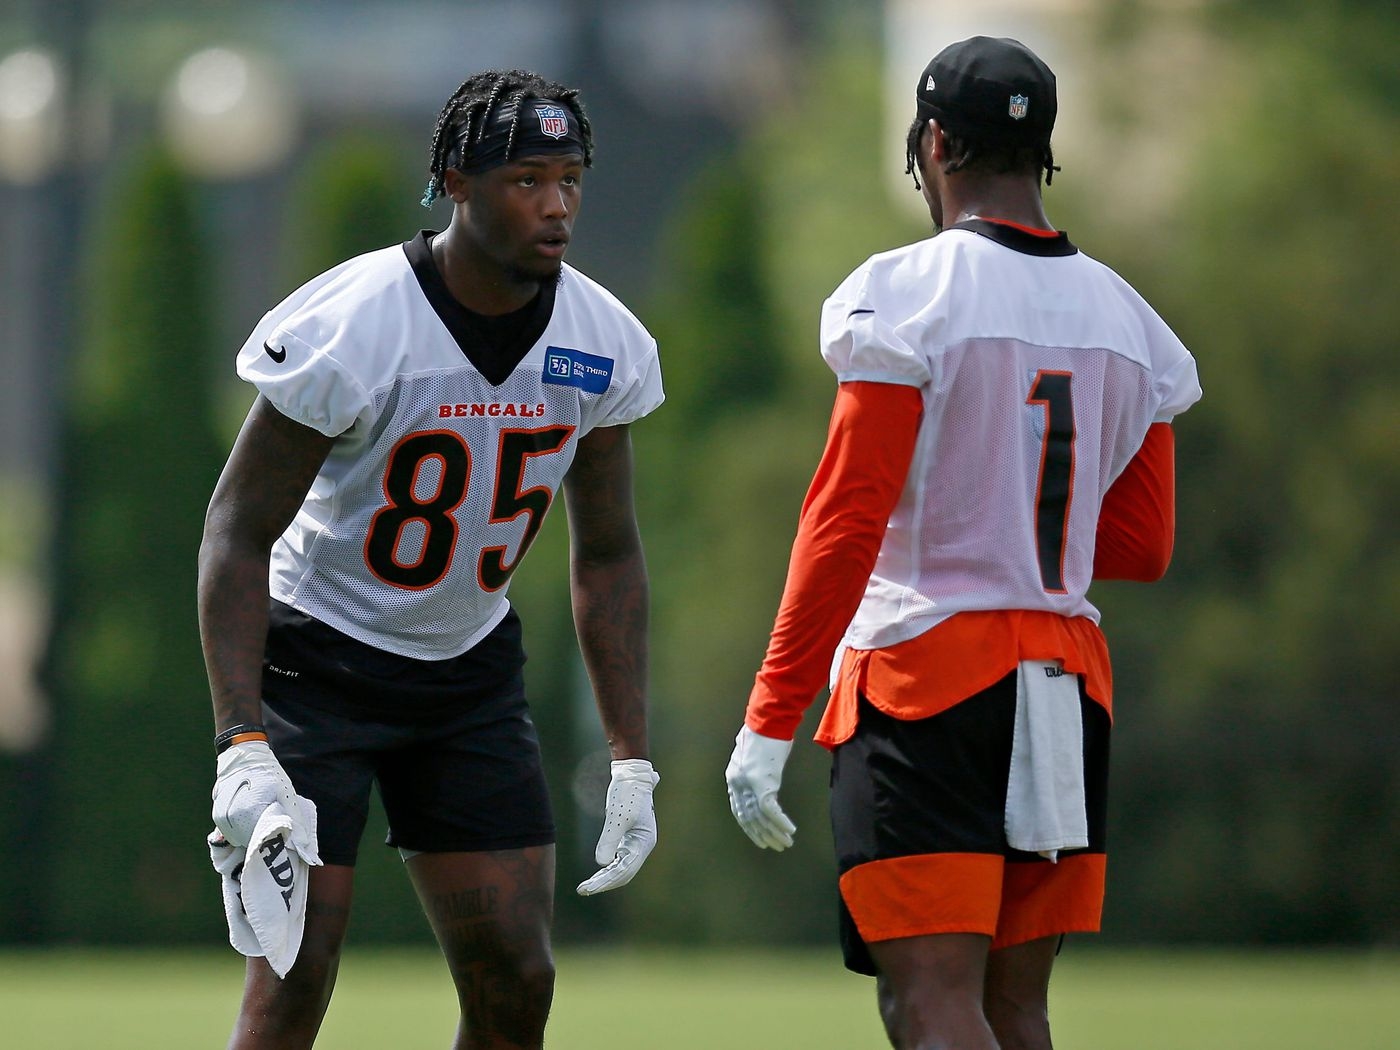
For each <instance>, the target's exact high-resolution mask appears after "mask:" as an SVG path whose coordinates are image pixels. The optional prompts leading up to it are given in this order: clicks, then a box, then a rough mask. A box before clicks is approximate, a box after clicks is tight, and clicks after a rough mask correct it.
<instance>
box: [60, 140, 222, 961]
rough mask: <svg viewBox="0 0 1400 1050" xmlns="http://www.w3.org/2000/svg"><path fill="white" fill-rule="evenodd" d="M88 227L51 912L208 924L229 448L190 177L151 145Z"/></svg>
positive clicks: (151, 924)
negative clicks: (203, 604)
mask: <svg viewBox="0 0 1400 1050" xmlns="http://www.w3.org/2000/svg"><path fill="white" fill-rule="evenodd" d="M91 243H92V245H93V246H94V247H93V250H92V253H91V255H90V256H89V257H88V259H87V274H86V287H87V297H86V304H87V309H86V310H85V316H84V318H83V321H84V328H85V331H86V333H87V334H86V337H85V339H84V341H83V345H82V346H81V348H80V350H79V352H78V355H77V359H76V361H75V365H74V370H73V373H72V377H71V382H70V385H69V388H68V396H67V399H66V402H65V404H64V410H65V411H64V427H63V432H62V438H61V466H60V470H61V474H60V478H59V485H58V494H59V503H58V507H57V509H56V519H55V522H54V528H55V530H56V531H55V537H56V539H55V542H54V543H53V544H52V554H53V559H54V566H53V580H54V626H53V632H52V637H51V642H50V651H49V656H48V661H47V665H48V671H47V676H46V677H47V683H46V684H47V686H48V689H49V693H50V697H51V700H52V703H53V708H54V732H53V737H52V744H51V753H52V756H53V759H52V769H51V772H52V779H51V781H50V790H51V791H52V793H53V799H52V813H53V821H52V824H51V827H52V829H54V830H53V832H52V834H53V835H54V838H53V840H52V843H51V849H52V851H53V859H54V864H53V871H52V875H51V878H49V879H48V881H47V886H48V890H49V893H50V900H49V907H48V909H47V914H48V921H49V924H50V927H51V929H50V932H51V934H52V935H53V936H54V937H56V938H59V939H62V940H81V941H89V942H91V941H115V942H136V941H145V940H157V941H162V940H182V939H185V938H188V937H190V936H191V935H194V934H196V933H200V932H202V933H204V934H208V935H210V936H212V935H213V932H214V931H215V930H217V929H218V927H219V926H220V925H221V917H220V915H219V909H218V908H217V906H216V901H217V883H216V882H215V880H214V877H213V873H212V872H211V870H210V869H209V860H208V856H207V853H206V852H205V849H204V846H203V842H202V839H203V837H204V835H205V834H206V833H207V831H208V829H209V815H208V806H207V802H206V800H207V799H208V794H209V784H210V775H211V770H212V763H211V759H210V755H209V753H207V752H201V751H200V750H198V749H197V748H194V747H191V746H189V742H190V741H192V740H202V739H207V737H208V733H209V720H208V710H207V707H205V706H204V705H201V703H200V697H202V696H205V695H207V686H206V683H205V680H204V671H203V664H202V662H201V659H200V651H199V639H198V632H197V629H196V625H195V620H194V616H193V607H194V597H193V596H194V583H195V555H196V551H197V549H198V546H199V540H200V533H201V526H202V523H203V520H204V508H205V505H206V503H207V501H208V497H209V493H210V492H211V491H212V489H213V485H214V481H215V478H216V477H217V475H218V470H219V464H220V455H219V450H218V448H217V445H216V442H215V438H214V435H213V432H212V424H211V418H212V413H211V403H210V402H211V397H210V393H209V392H210V389H211V384H210V378H211V377H210V361H211V355H210V353H209V349H210V327H211V322H210V316H211V301H210V289H209V285H208V280H209V277H208V275H209V272H210V256H209V251H208V248H207V245H206V242H205V239H204V236H203V233H202V231H201V229H200V224H199V219H198V211H197V207H196V203H195V192H194V189H193V187H192V186H191V185H190V183H189V182H188V180H187V179H186V178H185V177H184V176H182V175H181V174H180V173H179V172H178V171H177V170H176V168H175V167H174V165H173V163H172V162H171V161H170V160H169V158H167V157H166V156H165V155H164V154H162V153H158V152H150V151H148V152H144V153H142V154H141V155H140V156H139V157H138V158H137V159H136V160H135V161H134V162H133V163H132V165H131V168H130V170H129V171H128V172H127V173H126V175H125V176H124V177H123V178H122V179H121V180H120V181H119V183H118V185H117V187H116V189H115V190H114V192H113V194H112V196H111V198H110V204H109V206H108V207H107V208H106V210H105V214H104V219H103V228H102V229H101V230H100V231H99V234H98V236H96V237H95V238H94V239H93V240H92V242H91ZM60 829H61V830H60Z"/></svg>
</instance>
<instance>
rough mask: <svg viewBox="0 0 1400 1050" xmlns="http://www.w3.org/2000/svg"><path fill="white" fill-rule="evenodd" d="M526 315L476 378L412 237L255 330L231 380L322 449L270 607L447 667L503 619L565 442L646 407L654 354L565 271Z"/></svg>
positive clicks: (462, 336) (281, 555) (278, 559)
mask: <svg viewBox="0 0 1400 1050" xmlns="http://www.w3.org/2000/svg"><path fill="white" fill-rule="evenodd" d="M532 309H533V311H534V312H533V315H532V316H531V318H530V324H532V325H534V327H533V328H531V327H530V324H527V325H526V326H525V331H524V338H525V340H526V344H527V345H528V343H529V339H530V337H532V336H535V338H534V339H533V344H532V345H529V349H528V350H524V351H523V352H524V355H525V356H524V357H523V358H522V359H521V360H520V361H519V363H518V364H515V366H514V368H512V369H510V370H509V373H508V374H505V375H500V374H493V369H492V368H491V367H489V365H484V364H483V365H482V368H479V367H478V364H482V362H483V360H484V359H483V358H482V357H481V356H480V355H479V354H478V353H477V351H476V349H475V347H474V344H473V341H474V339H476V338H477V336H476V335H475V334H474V333H479V332H480V329H479V328H476V329H474V328H473V324H474V323H479V322H480V319H479V318H477V319H476V320H475V321H474V320H473V318H474V315H471V314H469V312H468V311H466V310H464V309H463V308H462V307H461V306H460V304H458V303H457V302H456V300H455V299H453V298H452V297H451V295H450V293H448V292H447V289H446V287H445V286H444V285H443V284H442V281H441V278H440V276H439V275H438V273H437V270H436V268H435V267H434V266H433V264H432V259H431V255H430V251H429V246H428V239H427V235H421V236H420V237H418V238H416V239H415V240H412V241H409V242H408V243H407V244H405V245H395V246H393V247H390V248H384V249H381V250H379V251H375V252H370V253H369V254H367V255H362V256H359V257H358V258H355V259H351V260H349V261H348V262H345V263H342V264H341V265H340V266H337V267H335V268H334V269H332V270H330V271H328V272H326V273H324V274H322V275H321V276H319V277H317V278H315V279H314V280H312V281H310V282H309V283H307V284H306V285H304V286H303V287H301V288H300V289H298V290H297V291H296V292H294V293H293V294H292V295H290V296H289V297H288V298H287V299H286V300H284V301H283V302H282V303H281V304H280V305H278V306H277V307H276V308H274V309H273V310H271V311H270V312H269V313H268V314H267V315H266V316H264V317H263V319H262V321H261V322H260V323H259V324H258V326H257V327H256V328H255V329H254V331H253V334H252V335H251V336H250V337H249V338H248V341H247V342H246V343H245V344H244V346H243V348H242V349H241V350H240V351H239V354H238V374H239V375H240V376H241V377H242V378H244V379H246V380H248V381H249V382H251V383H252V384H254V385H255V386H256V387H257V389H258V390H259V392H260V393H262V395H263V396H264V397H266V398H267V399H268V400H269V401H271V402H272V404H273V405H275V406H276V407H277V408H278V410H279V411H281V412H282V413H283V414H284V415H286V416H288V417H289V418H291V419H294V420H296V421H298V422H300V423H303V424H305V425H306V426H309V427H312V428H314V429H316V430H318V431H320V432H321V433H322V434H325V435H327V436H332V437H335V438H336V441H335V443H334V445H333V446H332V447H331V452H330V455H329V456H328V457H327V459H326V462H325V465H324V466H323V467H322V468H321V471H320V473H319V474H318V475H317V477H316V480H315V482H314V483H313V484H312V486H311V489H310V492H309V493H308V494H307V497H306V501H305V502H304V503H303V505H302V507H301V509H300V510H299V511H298V513H297V515H296V518H295V520H294V521H293V522H292V524H291V525H290V526H289V527H288V529H287V530H286V532H285V533H283V535H282V537H281V538H280V539H279V540H278V541H277V543H276V545H275V546H274V547H273V550H272V562H271V573H270V588H271V594H272V597H273V598H276V599H277V600H278V601H281V602H285V603H286V604H287V605H290V606H293V607H294V608H297V609H300V610H301V611H302V612H304V613H306V614H308V615H310V616H312V617H315V618H316V619H318V620H320V621H322V622H324V623H326V624H329V625H330V626H331V627H334V628H335V629H336V630H338V631H341V632H342V633H344V634H347V635H349V636H351V637H352V638H356V639H358V640H360V641H362V642H365V643H367V644H369V645H373V646H376V647H377V648H380V649H385V650H388V651H390V652H394V653H399V654H401V655H403V656H409V657H414V658H418V659H433V660H438V659H447V658H449V657H453V656H457V655H459V654H461V653H463V652H465V651H466V650H468V649H470V648H471V647H472V646H473V645H475V644H476V643H477V642H478V641H479V640H480V639H481V638H482V637H484V636H485V635H486V634H487V633H488V632H490V630H491V629H492V628H493V627H495V626H496V624H498V623H499V622H500V620H501V618H502V617H504V616H505V614H506V611H507V609H508V608H509V606H508V603H507V601H506V590H507V587H508V586H509V582H510V575H511V573H512V571H513V570H514V569H515V567H516V565H517V564H518V563H519V561H520V559H521V557H522V556H523V555H524V553H525V550H526V548H527V547H528V546H529V545H530V542H531V541H532V540H533V539H534V537H535V535H536V533H537V532H538V530H539V527H540V524H541V522H542V521H543V519H544V515H545V512H546V511H547V510H548V509H549V507H550V505H551V504H552V502H553V500H554V496H555V493H556V492H558V490H559V487H560V483H561V482H562V481H563V478H564V474H565V473H566V472H567V471H568V469H569V466H570V464H571V463H572V462H573V459H574V452H575V450H576V448H577V447H578V442H579V439H580V438H582V437H583V436H584V435H585V434H587V433H588V432H589V431H590V430H592V429H593V428H594V427H600V426H611V425H618V424H623V423H630V422H632V421H633V420H636V419H638V418H640V417H642V416H644V415H646V414H647V413H648V412H650V411H652V409H654V408H656V406H657V405H659V404H660V403H661V400H662V397H663V394H662V388H661V370H660V365H659V362H658V360H657V354H656V343H655V341H654V340H653V339H652V338H651V336H650V335H649V334H648V333H647V331H646V329H645V328H643V327H642V325H641V323H640V322H639V321H638V320H637V319H636V318H635V317H633V316H632V314H631V313H629V312H628V311H627V309H626V308H625V307H624V306H623V305H622V304H621V303H620V302H618V300H617V299H616V298H614V297H613V296H612V294H611V293H609V292H608V291H607V290H606V289H604V288H603V287H602V286H601V285H599V284H597V283H595V282H594V281H592V280H590V279H589V278H588V277H585V276H584V275H583V274H582V273H580V272H579V271H577V270H575V269H574V268H572V267H570V266H567V265H566V266H565V267H564V268H563V272H562V276H561V278H560V281H559V283H558V285H557V286H550V287H547V288H545V289H544V290H543V292H542V294H541V296H540V297H539V299H538V300H537V304H536V306H535V307H534V308H532ZM522 350H523V346H522ZM468 354H473V355H474V357H473V359H469V357H468ZM473 360H476V361H477V362H478V363H477V364H474V363H473ZM507 367H508V365H507ZM483 370H484V371H485V372H486V373H487V374H491V375H492V378H494V379H496V380H498V381H497V382H492V381H491V379H488V378H487V375H483Z"/></svg>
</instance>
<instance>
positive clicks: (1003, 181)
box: [943, 175, 1054, 230]
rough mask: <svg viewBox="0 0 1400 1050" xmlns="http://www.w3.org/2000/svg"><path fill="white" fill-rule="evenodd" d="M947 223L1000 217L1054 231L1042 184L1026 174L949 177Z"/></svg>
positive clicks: (945, 208)
mask: <svg viewBox="0 0 1400 1050" xmlns="http://www.w3.org/2000/svg"><path fill="white" fill-rule="evenodd" d="M943 214H944V216H946V217H947V219H948V221H947V222H946V225H949V226H952V225H954V224H956V223H959V222H966V221H967V220H969V219H1000V220H1001V221H1003V222H1012V223H1016V224H1017V225H1019V226H1027V227H1030V228H1031V229H1035V230H1053V229H1054V226H1052V225H1051V223H1050V219H1049V218H1048V217H1047V216H1046V214H1045V207H1044V205H1043V203H1042V202H1041V199H1040V184H1039V183H1038V182H1037V181H1036V180H1034V179H1029V178H1027V177H1025V176H1023V175H1017V176H990V177H988V176H985V175H979V177H978V178H977V179H976V180H975V181H974V180H957V179H949V180H948V183H947V186H946V189H945V196H944V199H943Z"/></svg>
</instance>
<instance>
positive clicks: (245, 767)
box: [213, 740, 301, 849]
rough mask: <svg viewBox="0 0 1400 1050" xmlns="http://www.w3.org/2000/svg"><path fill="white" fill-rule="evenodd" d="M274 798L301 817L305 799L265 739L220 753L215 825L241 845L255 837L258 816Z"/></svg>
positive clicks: (289, 812)
mask: <svg viewBox="0 0 1400 1050" xmlns="http://www.w3.org/2000/svg"><path fill="white" fill-rule="evenodd" d="M274 802H280V803H281V804H282V808H283V809H284V810H285V811H286V812H287V813H288V814H289V815H290V816H291V817H292V819H293V821H298V818H299V816H300V813H301V807H300V802H301V799H300V797H299V796H298V795H297V793H296V789H295V788H293V787H292V782H291V781H290V780H288V779H287V774H286V771H285V770H283V769H282V765H281V763H280V762H278V761H277V756H276V755H274V754H273V753H272V748H270V747H268V746H267V744H266V742H264V741H262V740H250V741H247V742H246V743H242V744H234V745H233V746H232V747H230V748H229V749H228V750H227V751H225V752H224V753H223V754H221V755H220V756H219V765H218V776H217V778H216V779H215V780H214V813H213V816H214V826H215V827H216V828H218V829H219V831H220V832H221V833H222V834H223V836H224V838H225V839H227V840H228V841H229V843H230V844H231V845H234V846H237V847H239V848H240V849H241V848H243V847H245V846H247V845H248V843H249V842H250V841H252V838H253V829H254V828H256V827H257V824H258V818H260V817H261V816H262V815H263V811H264V810H266V809H267V807H268V806H270V805H272V804H273V803H274Z"/></svg>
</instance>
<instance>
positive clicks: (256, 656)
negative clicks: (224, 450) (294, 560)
mask: <svg viewBox="0 0 1400 1050" xmlns="http://www.w3.org/2000/svg"><path fill="white" fill-rule="evenodd" d="M333 442H334V439H333V438H328V437H325V436H324V435H322V434H319V433H317V432H316V431H314V430H311V429H310V428H309V427H305V426H302V425H301V424H300V423H296V422H294V421H292V420H291V419H288V418H287V417H286V416H283V415H282V414H281V413H280V412H278V411H277V409H276V408H274V407H273V406H272V405H271V404H270V403H269V402H268V401H266V400H265V399H264V398H262V397H261V396H260V397H259V398H258V399H257V401H256V402H254V404H253V408H252V410H251V411H250V412H249V413H248V418H247V420H246V421H245V422H244V424H243V429H242V431H240V433H239V435H238V440H237V441H236V442H235V443H234V447H233V451H232V453H231V454H230V455H229V459H228V463H227V464H225V466H224V470H223V473H222V474H221V475H220V477H219V483H218V485H217V486H216V488H215V490H214V496H213V499H212V500H211V501H210V504H209V511H208V514H207V516H206V517H205V522H204V540H203V542H202V543H201V545H200V550H199V584H198V595H197V597H198V603H199V629H200V638H201V642H202V645H203V648H204V662H205V668H206V670H207V671H208V675H209V688H210V693H211V695H212V698H213V704H214V725H215V729H216V730H221V729H224V728H227V727H228V726H230V725H236V724H238V723H240V722H259V721H261V720H262V718H261V706H262V704H261V695H262V656H263V646H264V644H265V642H266V639H267V605H268V590H267V572H268V558H269V555H270V552H271V549H272V544H273V543H274V542H275V541H276V539H277V537H278V536H280V535H281V534H282V531H283V530H284V529H286V527H287V525H288V524H289V523H290V522H291V520H292V518H293V516H295V514H296V512H297V509H298V508H299V507H300V506H301V503H302V501H303V500H304V499H305V498H306V492H307V489H309V488H310V487H311V482H312V481H313V480H315V477H316V474H317V472H318V471H319V470H320V468H321V464H322V463H323V462H324V461H325V458H326V455H327V454H328V453H329V452H330V448H331V445H332V444H333Z"/></svg>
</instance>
